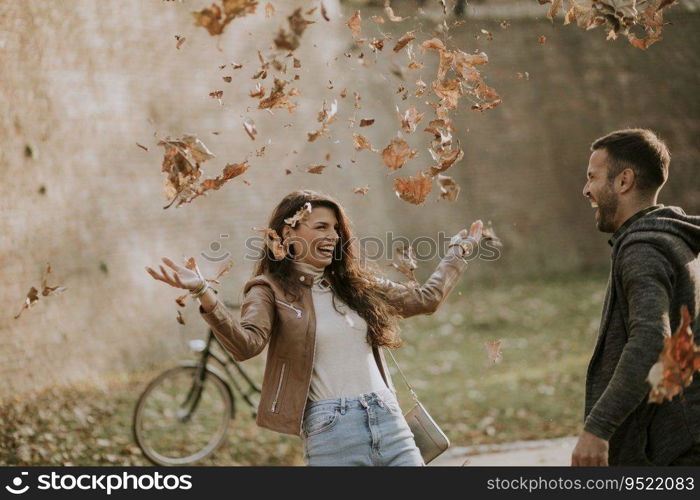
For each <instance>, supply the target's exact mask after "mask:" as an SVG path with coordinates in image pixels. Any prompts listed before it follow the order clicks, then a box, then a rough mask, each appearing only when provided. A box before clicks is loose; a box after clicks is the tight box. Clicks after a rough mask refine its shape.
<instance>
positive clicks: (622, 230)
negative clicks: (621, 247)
mask: <svg viewBox="0 0 700 500" xmlns="http://www.w3.org/2000/svg"><path fill="white" fill-rule="evenodd" d="M657 208H663V205H661V204H659V205H651V206H650V207H647V208H644V209H642V210H640V211H639V212H637V213H636V214H634V215H633V216H632V217H630V218H629V219H627V220H626V221H625V223H624V224H622V225H621V226H620V227H619V228H617V230H616V231H615V232H614V233H613V235H612V237H611V238H610V239H609V240H608V244H609V245H610V246H611V247H613V246H615V243H616V242H617V241H618V240H619V239H620V238H621V237H622V235H623V234H625V233H626V232H627V230H628V229H629V227H630V226H631V225H632V224H633V223H635V222H636V221H637V220H639V219H641V218H642V217H644V216H645V215H646V214H648V213H649V212H651V211H652V210H656V209H657Z"/></svg>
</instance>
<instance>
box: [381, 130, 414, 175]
mask: <svg viewBox="0 0 700 500" xmlns="http://www.w3.org/2000/svg"><path fill="white" fill-rule="evenodd" d="M417 154H418V153H417V152H416V151H413V150H412V149H411V148H410V146H409V145H408V143H407V142H406V141H405V140H403V139H401V138H400V137H395V138H394V139H392V140H391V142H390V143H389V145H388V146H387V147H386V148H384V150H383V151H382V160H383V161H384V164H385V165H386V166H387V168H388V169H389V170H392V171H393V170H398V169H399V168H401V167H403V166H404V164H405V163H406V162H407V161H408V160H409V159H411V158H415V157H416V155H417Z"/></svg>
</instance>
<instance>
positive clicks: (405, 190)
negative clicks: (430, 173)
mask: <svg viewBox="0 0 700 500" xmlns="http://www.w3.org/2000/svg"><path fill="white" fill-rule="evenodd" d="M432 187H433V182H432V178H431V177H426V176H425V175H424V174H423V172H419V173H418V175H417V176H415V177H406V178H398V179H394V191H395V192H396V196H398V197H399V198H401V199H402V200H404V201H407V202H408V203H412V204H413V205H420V204H421V203H423V202H424V201H425V199H426V198H427V197H428V194H430V190H431V189H432Z"/></svg>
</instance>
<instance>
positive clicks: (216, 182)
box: [177, 161, 250, 207]
mask: <svg viewBox="0 0 700 500" xmlns="http://www.w3.org/2000/svg"><path fill="white" fill-rule="evenodd" d="M249 167H250V165H249V164H248V162H247V161H244V162H243V163H232V164H227V165H226V166H225V167H224V170H223V172H222V173H221V175H218V176H216V177H215V178H213V179H205V180H203V181H202V182H201V183H200V184H199V185H198V186H196V187H194V188H192V190H191V193H189V194H188V195H187V196H184V197H182V198H181V199H180V201H179V202H178V204H177V206H178V207H179V206H180V205H182V204H183V203H190V202H191V201H192V200H194V199H195V198H198V197H200V196H202V195H205V194H207V192H208V191H211V190H214V191H216V190H218V189H219V188H220V187H221V186H223V185H224V184H226V183H227V182H228V181H230V180H231V179H233V178H235V177H238V176H239V175H241V174H243V173H245V171H246V170H248V168H249Z"/></svg>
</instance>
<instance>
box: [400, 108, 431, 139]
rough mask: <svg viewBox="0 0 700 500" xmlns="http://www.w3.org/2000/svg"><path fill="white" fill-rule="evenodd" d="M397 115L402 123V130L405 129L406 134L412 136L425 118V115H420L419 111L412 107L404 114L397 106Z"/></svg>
mask: <svg viewBox="0 0 700 500" xmlns="http://www.w3.org/2000/svg"><path fill="white" fill-rule="evenodd" d="M396 114H397V115H398V117H399V121H400V122H401V128H402V129H403V131H404V132H406V133H408V134H411V133H413V132H415V130H416V126H417V125H418V124H419V123H420V121H421V120H422V119H423V116H424V115H425V113H419V112H418V110H417V109H416V108H415V107H413V106H410V107H409V108H408V109H407V110H406V111H405V112H404V113H403V114H401V112H400V111H399V107H398V106H396Z"/></svg>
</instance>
